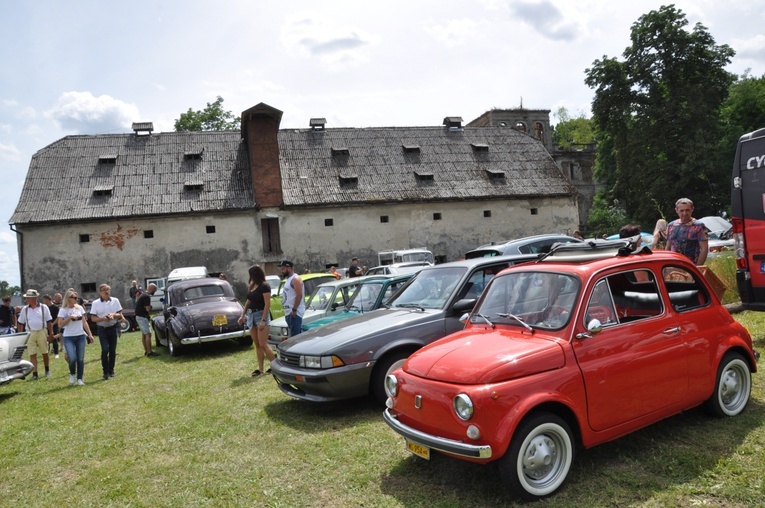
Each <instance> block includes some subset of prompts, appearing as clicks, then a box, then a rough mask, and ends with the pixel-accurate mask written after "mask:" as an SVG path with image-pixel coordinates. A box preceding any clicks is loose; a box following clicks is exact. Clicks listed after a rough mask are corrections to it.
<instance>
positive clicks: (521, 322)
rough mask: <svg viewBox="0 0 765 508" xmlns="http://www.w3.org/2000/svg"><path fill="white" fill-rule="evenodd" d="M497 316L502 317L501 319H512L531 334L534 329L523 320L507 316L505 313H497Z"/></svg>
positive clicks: (511, 315)
mask: <svg viewBox="0 0 765 508" xmlns="http://www.w3.org/2000/svg"><path fill="white" fill-rule="evenodd" d="M497 316H499V317H503V318H513V319H515V320H516V321H518V322H519V323H520V324H522V325H523V326H524V327H525V328H526V329H527V330H528V331H530V332H533V331H534V329H533V328H532V327H531V326H529V325H528V323H526V322H524V321H523V319H521V318H519V317H518V316H516V315H515V314H508V313H506V312H497Z"/></svg>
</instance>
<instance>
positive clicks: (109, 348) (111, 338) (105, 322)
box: [90, 284, 124, 379]
mask: <svg viewBox="0 0 765 508" xmlns="http://www.w3.org/2000/svg"><path fill="white" fill-rule="evenodd" d="M111 292H112V288H110V287H109V285H108V284H101V285H100V286H99V287H98V294H99V295H101V298H99V299H98V300H95V301H94V302H93V303H92V304H91V305H90V317H91V319H92V320H93V322H94V323H95V324H96V328H97V331H98V340H99V342H101V367H102V368H103V369H104V379H109V378H110V377H114V362H115V360H116V358H117V337H118V333H117V332H118V331H119V329H118V327H117V322H118V321H122V319H124V318H123V317H122V305H120V301H119V300H118V299H117V298H112V296H111Z"/></svg>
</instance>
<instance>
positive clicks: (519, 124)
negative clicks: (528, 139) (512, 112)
mask: <svg viewBox="0 0 765 508" xmlns="http://www.w3.org/2000/svg"><path fill="white" fill-rule="evenodd" d="M515 130H517V131H521V132H526V124H525V123H523V122H515Z"/></svg>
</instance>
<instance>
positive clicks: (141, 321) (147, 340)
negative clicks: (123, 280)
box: [135, 284, 159, 356]
mask: <svg viewBox="0 0 765 508" xmlns="http://www.w3.org/2000/svg"><path fill="white" fill-rule="evenodd" d="M155 291H157V285H156V284H149V286H148V287H147V288H146V291H144V292H143V293H141V294H140V295H139V296H138V299H137V300H136V301H135V320H136V321H137V322H138V328H140V329H141V342H143V351H144V353H143V354H144V355H145V356H159V353H155V352H154V351H152V350H151V325H150V324H149V312H151V295H153V294H154V292H155Z"/></svg>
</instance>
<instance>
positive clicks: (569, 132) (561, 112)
mask: <svg viewBox="0 0 765 508" xmlns="http://www.w3.org/2000/svg"><path fill="white" fill-rule="evenodd" d="M553 116H554V117H555V118H556V119H557V120H558V123H557V125H555V127H554V128H553V132H552V141H553V143H554V144H555V145H557V146H560V147H561V148H572V147H574V146H577V145H587V144H590V143H593V142H594V141H595V134H594V133H593V129H592V120H590V119H589V118H587V117H586V116H584V113H579V115H578V116H576V117H573V118H572V117H571V115H570V114H569V112H568V110H567V109H566V108H564V107H560V108H558V110H557V111H556V112H555V113H553Z"/></svg>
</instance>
